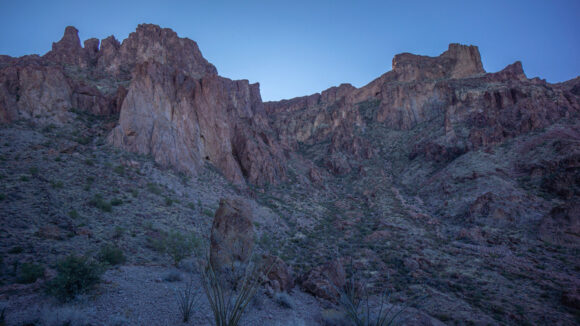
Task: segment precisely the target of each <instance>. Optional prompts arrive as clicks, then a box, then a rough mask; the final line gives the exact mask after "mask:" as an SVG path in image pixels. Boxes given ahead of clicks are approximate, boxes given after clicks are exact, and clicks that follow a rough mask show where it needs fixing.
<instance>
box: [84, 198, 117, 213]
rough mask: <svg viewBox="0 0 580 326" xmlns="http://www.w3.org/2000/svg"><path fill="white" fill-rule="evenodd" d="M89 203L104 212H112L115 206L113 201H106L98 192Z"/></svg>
mask: <svg viewBox="0 0 580 326" xmlns="http://www.w3.org/2000/svg"><path fill="white" fill-rule="evenodd" d="M89 204H90V205H91V206H94V207H96V208H98V209H100V210H102V211H103V212H111V211H113V206H112V205H111V203H109V202H106V201H105V200H104V199H103V196H101V195H100V194H97V195H95V196H94V197H93V199H91V201H90V202H89Z"/></svg>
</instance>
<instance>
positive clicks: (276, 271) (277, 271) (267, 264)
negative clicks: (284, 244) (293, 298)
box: [262, 255, 294, 292]
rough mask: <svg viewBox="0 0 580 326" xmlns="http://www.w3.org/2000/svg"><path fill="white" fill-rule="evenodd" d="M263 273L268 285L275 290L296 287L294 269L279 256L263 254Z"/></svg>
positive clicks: (288, 289)
mask: <svg viewBox="0 0 580 326" xmlns="http://www.w3.org/2000/svg"><path fill="white" fill-rule="evenodd" d="M262 273H263V279H264V281H265V282H264V283H265V284H266V287H267V288H269V289H270V290H271V291H273V292H289V291H290V290H292V288H294V276H293V274H292V269H291V268H290V267H289V266H288V265H287V264H286V263H285V262H284V261H283V260H282V259H280V258H279V257H276V256H272V255H263V256H262Z"/></svg>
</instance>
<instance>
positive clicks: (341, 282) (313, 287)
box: [300, 260, 346, 303]
mask: <svg viewBox="0 0 580 326" xmlns="http://www.w3.org/2000/svg"><path fill="white" fill-rule="evenodd" d="M345 284H346V272H345V270H344V267H343V266H342V263H341V262H340V261H339V260H334V261H330V262H328V263H326V264H323V265H320V266H317V267H315V268H313V269H312V270H310V271H309V272H307V273H306V274H304V275H303V276H302V277H301V279H300V286H301V287H302V289H304V291H306V292H308V293H311V294H313V295H315V296H317V297H319V298H323V299H326V300H330V301H332V302H335V303H336V302H338V300H339V298H340V292H339V290H340V289H342V288H343V287H344V286H345Z"/></svg>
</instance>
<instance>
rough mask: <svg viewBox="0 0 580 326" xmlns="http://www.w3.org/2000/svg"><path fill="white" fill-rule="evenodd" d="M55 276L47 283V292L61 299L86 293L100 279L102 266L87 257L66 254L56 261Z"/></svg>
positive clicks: (69, 298)
mask: <svg viewBox="0 0 580 326" xmlns="http://www.w3.org/2000/svg"><path fill="white" fill-rule="evenodd" d="M56 270H57V272H58V274H57V276H56V277H55V278H54V279H53V280H52V281H50V282H49V283H48V284H47V292H48V293H49V294H51V295H53V296H55V297H56V298H58V299H59V300H61V301H69V300H71V299H73V298H74V297H75V296H77V295H78V294H82V293H86V292H88V291H89V290H91V289H92V288H93V287H94V286H95V285H97V284H98V283H99V282H100V280H101V275H102V274H103V268H102V266H101V265H100V264H98V263H96V262H94V261H90V260H89V259H88V258H87V257H82V256H74V255H71V256H68V257H66V258H65V259H63V260H61V261H59V262H58V264H57V267H56Z"/></svg>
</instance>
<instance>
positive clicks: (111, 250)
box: [98, 245, 127, 266]
mask: <svg viewBox="0 0 580 326" xmlns="http://www.w3.org/2000/svg"><path fill="white" fill-rule="evenodd" d="M98 258H99V261H100V262H102V263H105V264H108V265H111V266H115V265H119V264H123V263H125V262H126V261H127V258H126V257H125V254H123V250H121V249H120V248H118V247H115V246H112V245H107V246H104V247H102V248H101V250H100V251H99V255H98Z"/></svg>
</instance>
